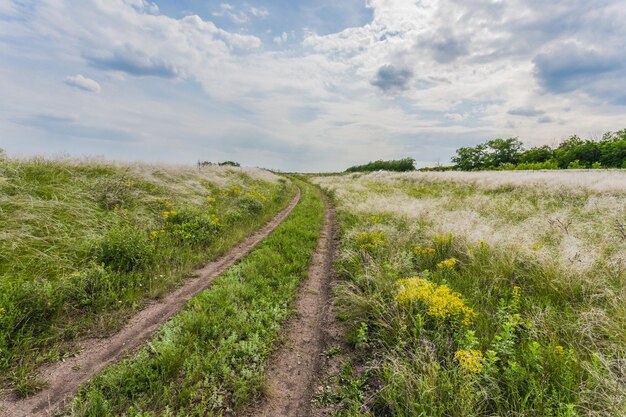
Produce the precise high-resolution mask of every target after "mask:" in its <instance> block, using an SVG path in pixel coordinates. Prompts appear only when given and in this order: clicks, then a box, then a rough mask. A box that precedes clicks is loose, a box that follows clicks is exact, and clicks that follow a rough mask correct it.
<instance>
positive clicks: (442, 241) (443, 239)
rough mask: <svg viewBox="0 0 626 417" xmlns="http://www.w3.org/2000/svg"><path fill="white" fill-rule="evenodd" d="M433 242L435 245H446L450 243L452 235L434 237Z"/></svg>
mask: <svg viewBox="0 0 626 417" xmlns="http://www.w3.org/2000/svg"><path fill="white" fill-rule="evenodd" d="M433 242H435V244H437V245H447V244H449V243H450V242H452V233H448V234H447V235H434V236H433Z"/></svg>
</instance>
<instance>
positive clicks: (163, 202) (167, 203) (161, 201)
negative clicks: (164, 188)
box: [157, 198, 174, 207]
mask: <svg viewBox="0 0 626 417" xmlns="http://www.w3.org/2000/svg"><path fill="white" fill-rule="evenodd" d="M157 203H159V204H161V205H162V206H165V207H172V206H173V205H174V204H173V203H172V202H171V201H169V200H166V199H164V198H159V199H158V200H157Z"/></svg>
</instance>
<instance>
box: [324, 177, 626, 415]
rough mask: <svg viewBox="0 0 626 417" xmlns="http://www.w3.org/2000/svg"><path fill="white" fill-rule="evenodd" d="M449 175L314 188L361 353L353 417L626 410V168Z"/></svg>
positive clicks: (342, 391)
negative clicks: (327, 207)
mask: <svg viewBox="0 0 626 417" xmlns="http://www.w3.org/2000/svg"><path fill="white" fill-rule="evenodd" d="M444 174H445V175H444ZM444 174H434V175H430V174H427V175H423V174H418V173H415V174H391V173H375V174H370V175H360V176H337V177H332V176H326V177H319V178H315V179H314V181H315V182H317V183H320V184H321V185H322V186H323V187H324V188H325V189H327V190H329V192H331V193H332V195H333V196H334V201H335V203H336V204H337V206H338V208H339V216H338V217H339V219H340V225H341V236H342V237H341V250H340V259H339V262H338V268H339V271H340V273H341V278H342V281H341V284H340V286H339V289H338V295H337V304H336V308H337V310H338V312H339V314H340V317H341V319H342V320H343V321H344V322H345V323H346V325H347V329H348V336H349V338H350V340H351V341H352V343H353V345H354V347H355V351H354V358H355V359H354V361H355V362H354V363H353V364H348V366H350V367H351V368H352V369H353V371H352V372H351V373H349V374H350V375H351V376H350V377H349V378H343V379H342V377H339V379H338V380H339V381H341V383H340V384H339V389H338V392H336V393H335V394H334V396H335V398H338V399H339V400H338V401H339V402H340V406H339V409H340V415H350V416H356V415H359V416H361V415H392V416H408V415H428V416H493V415H498V416H522V415H532V416H607V417H608V416H618V415H626V388H625V387H626V324H625V323H626V314H625V312H626V308H624V305H625V301H626V285H625V283H626V257H625V254H626V240H625V239H623V237H622V236H621V235H620V231H619V227H617V226H618V225H619V224H623V223H624V221H625V220H626V212H625V211H624V207H626V187H623V186H622V187H621V188H620V186H619V184H624V181H626V176H624V173H619V172H608V173H598V174H595V173H584V172H576V173H568V174H569V175H570V177H565V176H562V175H557V176H555V177H551V176H550V175H549V174H547V173H538V174H537V175H534V176H533V175H529V174H525V173H522V174H521V175H520V174H518V175H520V176H519V177H516V176H515V175H516V174H517V173H510V174H508V175H506V176H504V177H501V176H500V173H489V175H490V176H492V177H489V175H487V174H484V173H480V175H456V174H454V175H453V174H449V175H448V174H447V173H444ZM584 175H590V177H589V178H587V177H584ZM607 179H609V180H607ZM376 233H384V236H385V239H384V242H381V243H380V244H377V245H374V247H364V246H363V242H362V238H360V236H362V235H364V234H367V235H369V234H376ZM452 260H454V261H452ZM439 288H443V289H444V290H441V294H440V296H438V295H437V289H439ZM433 306H435V307H436V308H435V309H433ZM462 308H468V309H471V311H472V312H473V313H474V314H472V318H471V321H467V322H466V323H463V322H462V318H463V315H461V314H457V315H454V314H447V312H449V311H450V312H451V311H457V310H458V311H462V310H461V309H462ZM455 309H456V310H455ZM435 312H442V313H441V314H438V315H437V314H434V313H435ZM443 312H446V314H443ZM364 380H365V381H367V383H365V384H364V383H363V381H364ZM355 385H356V386H358V387H359V388H358V389H355Z"/></svg>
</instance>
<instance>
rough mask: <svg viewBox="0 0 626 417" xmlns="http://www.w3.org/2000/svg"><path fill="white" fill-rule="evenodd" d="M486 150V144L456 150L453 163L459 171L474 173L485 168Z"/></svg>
mask: <svg viewBox="0 0 626 417" xmlns="http://www.w3.org/2000/svg"><path fill="white" fill-rule="evenodd" d="M485 148H486V146H485V145H484V144H480V145H477V146H473V147H472V146H468V147H464V148H459V149H457V150H456V156H453V157H452V162H453V163H454V164H455V165H456V167H457V169H460V170H462V171H472V170H476V169H480V168H484V166H485V157H486V154H485Z"/></svg>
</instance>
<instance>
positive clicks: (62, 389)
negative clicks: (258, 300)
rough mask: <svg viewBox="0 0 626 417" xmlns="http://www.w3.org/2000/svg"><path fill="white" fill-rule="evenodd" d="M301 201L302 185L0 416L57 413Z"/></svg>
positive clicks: (4, 405) (45, 374)
mask: <svg viewBox="0 0 626 417" xmlns="http://www.w3.org/2000/svg"><path fill="white" fill-rule="evenodd" d="M299 200H300V190H298V192H297V194H296V196H295V197H294V198H293V199H292V201H291V202H290V203H289V205H288V206H287V207H286V208H285V209H283V210H282V211H281V212H280V213H278V214H277V215H276V217H274V218H273V219H272V220H271V221H270V222H268V223H267V224H265V225H264V226H263V227H261V228H260V229H259V230H258V231H257V232H255V233H254V234H253V235H252V236H250V237H248V238H247V239H245V240H244V241H243V242H241V243H240V244H239V245H237V246H236V247H235V248H233V249H232V250H230V251H229V252H228V253H227V254H225V255H224V256H222V257H220V258H218V259H216V260H215V261H213V262H210V263H208V264H207V265H206V266H204V267H203V268H202V269H199V270H198V271H196V273H195V274H194V275H193V276H194V278H191V279H189V280H188V281H187V282H186V283H185V284H184V285H183V286H182V287H180V288H178V289H177V290H176V291H174V292H172V293H170V294H168V295H167V296H165V297H164V298H163V299H161V300H160V301H154V302H152V303H151V304H149V305H148V306H147V307H146V308H145V309H143V310H142V311H140V312H139V313H138V314H137V315H135V316H134V317H133V318H131V319H130V321H129V322H128V323H127V324H126V325H125V326H124V328H122V330H120V331H119V332H118V333H117V334H115V335H113V336H111V337H108V338H101V339H88V340H85V341H84V342H83V343H82V346H83V349H82V351H81V353H80V354H78V355H76V356H74V357H72V358H69V359H66V360H65V361H62V362H57V363H54V364H51V365H49V366H46V367H44V368H42V369H41V370H40V378H42V379H43V380H45V381H47V382H48V387H47V388H46V389H44V390H42V391H40V392H39V393H37V394H35V395H33V396H32V397H29V398H26V399H18V398H15V397H10V398H3V399H2V400H1V401H0V415H2V416H7V417H22V416H24V417H25V416H28V417H37V416H49V415H54V413H55V412H58V410H62V409H63V408H64V406H65V405H66V401H68V400H69V399H71V395H72V394H74V393H75V392H76V390H77V389H78V388H79V387H80V385H81V384H83V383H85V382H87V381H88V380H89V379H90V378H91V377H92V376H93V375H95V374H96V373H97V372H99V371H100V370H102V369H103V368H104V367H106V366H107V365H110V364H112V363H114V362H117V361H118V360H119V359H121V357H122V356H123V355H124V354H126V353H129V352H130V351H131V350H132V349H135V348H137V347H138V346H140V345H141V344H142V343H143V342H145V341H146V340H147V339H148V338H150V336H152V335H153V334H154V332H155V331H156V330H157V329H158V328H159V327H160V326H161V325H162V324H163V323H165V322H166V321H167V320H168V319H169V318H170V317H172V316H173V315H175V314H176V313H178V312H179V311H180V310H181V309H182V308H183V306H184V305H185V303H186V302H187V301H188V300H189V299H190V298H191V297H193V296H194V295H196V294H197V293H199V292H200V291H202V290H204V289H205V288H207V287H208V286H209V285H210V284H211V282H212V281H213V280H214V279H215V278H216V277H217V276H219V275H220V274H222V273H223V272H224V271H226V270H227V269H228V268H229V267H231V266H232V265H233V264H235V263H236V262H237V261H238V260H240V259H241V258H243V257H244V256H245V255H246V254H247V253H248V252H250V250H252V248H253V247H254V246H255V245H257V244H258V243H259V242H260V241H261V240H263V239H264V238H265V237H267V236H268V235H269V234H270V233H271V232H272V231H273V230H274V229H275V228H276V227H277V226H278V225H279V224H280V223H282V222H283V221H284V220H285V219H286V218H287V216H288V215H289V213H290V212H291V211H292V210H293V209H294V207H295V206H296V205H297V204H298V201H299Z"/></svg>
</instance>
